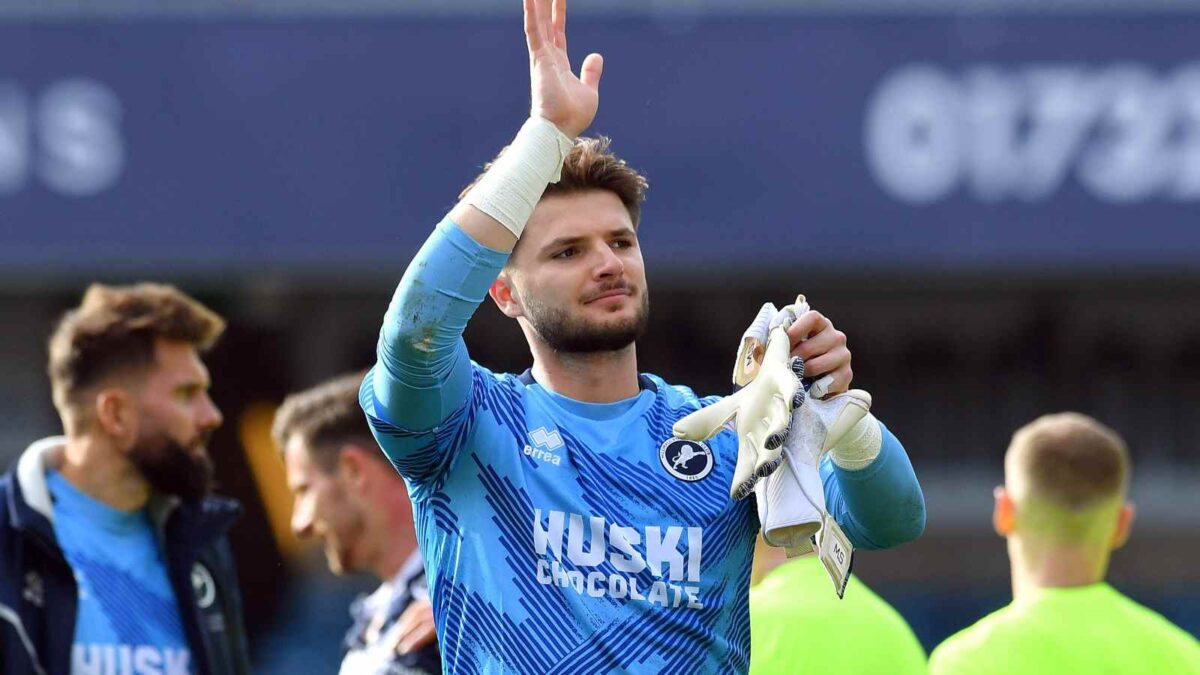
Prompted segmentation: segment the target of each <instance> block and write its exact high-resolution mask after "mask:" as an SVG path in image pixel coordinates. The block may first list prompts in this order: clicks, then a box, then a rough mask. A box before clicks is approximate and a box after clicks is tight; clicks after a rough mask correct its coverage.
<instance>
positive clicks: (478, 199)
mask: <svg viewBox="0 0 1200 675" xmlns="http://www.w3.org/2000/svg"><path fill="white" fill-rule="evenodd" d="M525 36H526V41H527V44H528V47H529V67H530V85H531V86H530V92H531V98H532V107H531V114H530V118H529V119H528V120H527V121H526V122H525V124H524V125H523V126H522V127H521V130H520V131H519V132H518V134H517V136H516V138H514V139H513V142H512V143H511V144H510V145H509V146H508V148H506V149H505V150H504V151H503V152H502V153H501V155H500V157H499V158H497V160H496V161H495V162H493V163H492V165H491V166H490V167H488V169H487V171H486V173H485V174H484V175H483V177H482V178H481V179H480V180H479V181H478V182H477V183H476V184H475V185H474V186H473V187H472V188H471V189H470V190H468V191H467V192H466V194H465V196H464V197H463V199H462V201H461V202H459V203H458V204H457V205H456V206H455V207H454V208H453V209H452V210H451V211H450V213H449V214H448V216H447V217H446V218H445V219H444V220H443V221H442V222H441V223H440V224H439V225H438V226H437V228H436V229H435V230H434V232H433V234H432V235H430V237H429V239H428V240H426V242H425V244H424V246H422V248H421V250H420V251H419V252H418V253H417V256H416V257H415V258H414V259H413V261H412V262H411V263H410V264H409V266H408V269H407V270H406V271H405V273H404V277H403V278H402V279H401V281H400V285H399V286H398V288H397V289H396V293H395V295H394V296H393V298H392V302H391V305H390V306H389V307H388V311H387V314H386V315H385V316H384V322H383V328H382V330H381V331H380V336H379V344H378V349H377V362H376V364H375V366H374V368H372V369H371V372H370V373H369V374H368V376H367V378H366V380H365V381H364V383H363V388H362V392H361V396H360V398H361V402H362V405H363V409H364V410H365V411H366V413H367V416H368V419H369V420H370V421H371V425H372V429H373V430H374V432H375V435H376V438H378V440H379V442H380V445H381V446H382V447H383V449H384V452H385V453H386V454H387V455H388V457H389V458H390V459H391V460H392V463H393V464H394V465H395V466H396V468H397V469H398V470H399V471H400V472H401V473H402V474H404V475H405V477H406V478H409V479H411V480H413V481H416V482H421V481H423V480H426V479H428V478H429V477H431V476H432V475H435V474H436V472H437V471H438V470H439V469H440V468H441V467H442V466H443V465H444V463H445V461H446V459H448V456H449V455H450V454H452V452H453V451H454V449H455V448H453V447H445V442H444V441H445V437H446V436H454V437H456V438H461V437H462V434H439V433H438V431H439V429H441V430H445V428H446V427H449V426H454V425H458V424H465V423H467V421H468V420H469V418H470V416H469V415H465V414H463V413H464V410H465V408H466V405H467V403H468V402H469V400H470V396H471V387H472V368H471V362H470V358H469V356H468V354H467V348H466V344H465V343H464V342H463V339H462V334H463V331H464V329H465V328H466V325H467V321H469V320H470V318H471V316H472V315H473V314H474V313H475V310H476V308H478V306H479V303H481V302H482V301H483V299H484V297H486V295H487V290H488V288H489V286H491V284H492V282H493V281H495V279H496V276H497V275H498V274H499V273H500V271H501V269H502V268H503V266H504V264H505V262H506V261H507V260H508V255H509V253H511V252H512V249H513V247H514V246H515V245H516V242H517V239H518V237H520V235H521V231H522V229H523V228H524V227H525V223H526V221H527V220H528V219H529V216H530V214H531V213H532V212H533V209H534V207H535V206H536V205H537V202H538V200H539V199H540V198H541V195H542V192H543V191H544V190H545V189H546V185H547V184H549V183H551V182H554V181H557V180H558V176H559V172H560V170H561V168H562V163H563V159H564V158H565V157H566V155H567V153H568V152H569V151H570V150H571V148H572V146H573V144H574V138H575V136H577V135H578V134H579V133H581V132H583V131H584V130H585V129H586V128H587V127H588V125H590V124H591V122H592V120H593V119H594V118H595V115H596V110H597V107H598V104H599V93H598V86H599V82H600V75H601V70H602V68H603V61H602V59H601V57H600V55H598V54H591V55H589V56H588V57H587V58H586V59H585V60H584V63H583V68H582V69H581V72H580V75H579V76H578V77H576V76H575V75H574V74H572V72H571V67H570V62H569V61H568V59H567V49H566V2H565V0H553V1H552V0H525Z"/></svg>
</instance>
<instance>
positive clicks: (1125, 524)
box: [1109, 502, 1137, 551]
mask: <svg viewBox="0 0 1200 675" xmlns="http://www.w3.org/2000/svg"><path fill="white" fill-rule="evenodd" d="M1136 511H1137V509H1135V508H1134V506H1133V502H1125V503H1124V504H1122V505H1121V510H1120V511H1118V512H1117V529H1116V530H1114V531H1113V536H1112V541H1111V542H1109V548H1111V549H1112V550H1114V551H1115V550H1117V549H1119V548H1121V547H1122V546H1124V545H1125V542H1127V541H1129V534H1130V532H1132V531H1133V517H1134V515H1135V513H1136Z"/></svg>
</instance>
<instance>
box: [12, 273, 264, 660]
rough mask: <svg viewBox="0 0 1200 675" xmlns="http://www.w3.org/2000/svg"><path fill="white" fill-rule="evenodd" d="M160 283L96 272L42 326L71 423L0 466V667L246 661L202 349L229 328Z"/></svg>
mask: <svg viewBox="0 0 1200 675" xmlns="http://www.w3.org/2000/svg"><path fill="white" fill-rule="evenodd" d="M224 328H225V323H224V321H223V320H222V319H221V317H219V316H217V315H216V314H215V313H213V312H212V311H211V310H209V309H208V308H206V307H204V306H203V305H201V304H200V303H198V302H196V301H195V300H193V299H192V298H190V297H188V296H186V295H184V294H183V293H181V292H179V291H178V290H176V289H175V288H172V287H170V286H164V285H158V284H138V285H134V286H123V287H112V286H103V285H99V284H97V285H93V286H92V287H91V288H89V289H88V291H87V293H86V294H85V295H84V297H83V302H82V304H80V305H79V306H78V307H76V308H75V309H72V310H70V311H69V312H67V313H66V315H65V316H64V317H63V318H62V320H61V321H60V322H59V324H58V327H57V328H56V329H55V331H54V333H53V335H52V336H51V338H50V345H49V346H50V363H49V374H50V381H51V386H52V390H53V394H54V404H55V407H56V408H57V409H58V412H59V414H60V416H61V418H62V424H63V431H64V433H65V436H63V437H52V438H47V439H43V440H41V441H38V442H37V443H34V444H33V445H32V446H30V447H29V449H28V450H26V451H25V452H24V454H22V455H21V457H20V458H19V459H18V461H17V464H16V467H15V468H14V469H13V470H12V471H11V472H9V473H8V474H5V475H4V477H3V478H2V479H0V664H3V666H4V672H5V673H12V674H14V675H15V674H17V673H21V674H26V673H46V674H51V675H54V674H65V673H68V672H70V673H74V674H75V675H85V674H89V673H96V674H97V675H100V674H104V673H132V672H157V673H164V674H170V675H175V674H178V675H182V674H184V673H213V674H224V673H237V674H241V673H248V672H250V667H249V658H248V651H247V647H246V638H245V632H244V628H243V624H242V614H241V598H240V596H239V594H238V584H237V579H236V573H235V569H234V563H233V558H232V555H231V552H230V549H229V544H228V541H227V539H226V532H227V531H228V530H229V528H230V526H232V525H233V523H234V521H235V519H236V518H237V517H238V515H239V514H240V512H241V510H240V506H239V505H238V504H237V502H234V501H232V500H228V499H223V498H218V497H214V496H211V495H210V490H211V487H212V475H213V467H212V463H211V461H210V459H209V456H208V452H207V449H206V444H207V441H208V439H209V437H210V435H211V434H212V432H213V430H215V429H216V428H217V427H218V426H220V424H221V413H220V412H219V411H218V410H217V408H216V406H215V405H213V402H212V400H211V399H210V398H209V395H208V389H209V375H208V371H207V369H206V368H205V367H204V364H203V363H202V362H201V360H200V354H201V353H202V352H204V351H205V350H207V349H208V348H209V347H211V346H212V345H213V344H214V343H215V342H216V340H217V339H218V338H219V337H220V335H221V333H222V332H223V331H224Z"/></svg>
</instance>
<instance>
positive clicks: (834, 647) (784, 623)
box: [750, 539, 926, 675]
mask: <svg viewBox="0 0 1200 675" xmlns="http://www.w3.org/2000/svg"><path fill="white" fill-rule="evenodd" d="M754 567H755V576H756V578H757V583H755V585H753V586H751V587H750V646H751V650H750V672H751V674H752V675H792V674H794V673H861V674H863V675H874V674H875V673H888V674H889V675H924V674H925V672H926V663H925V650H924V649H923V648H922V647H921V643H920V642H919V641H918V640H917V636H916V635H915V634H914V633H913V631H912V628H909V626H908V623H906V622H905V621H904V617H902V616H900V613H899V612H897V611H896V610H895V609H893V608H892V606H891V605H889V604H888V603H887V601H886V600H884V599H883V598H881V597H879V596H878V595H876V594H875V593H874V592H873V591H872V590H871V589H870V588H867V585H866V584H864V583H863V582H862V581H861V580H859V578H858V577H857V576H851V577H850V580H849V581H848V582H847V584H846V593H845V596H844V597H842V598H838V596H837V593H835V592H834V590H833V589H832V588H831V587H830V585H829V576H828V573H827V572H826V571H825V566H824V565H823V564H822V563H821V560H820V559H819V558H818V557H817V556H816V555H806V556H804V557H801V558H796V559H793V560H789V559H788V558H787V554H786V553H785V551H784V549H782V548H778V547H774V546H767V545H766V544H765V543H764V542H763V541H762V539H759V542H758V547H757V550H756V551H755V554H754ZM797 636H804V639H803V640H801V639H797ZM813 644H817V645H820V647H819V648H817V649H813Z"/></svg>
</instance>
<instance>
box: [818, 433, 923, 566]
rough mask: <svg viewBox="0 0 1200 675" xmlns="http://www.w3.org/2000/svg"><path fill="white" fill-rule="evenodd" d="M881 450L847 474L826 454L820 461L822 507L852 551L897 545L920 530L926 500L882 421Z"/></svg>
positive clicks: (917, 534) (905, 454)
mask: <svg viewBox="0 0 1200 675" xmlns="http://www.w3.org/2000/svg"><path fill="white" fill-rule="evenodd" d="M879 429H880V431H881V432H883V447H882V448H881V449H880V451H879V456H878V457H876V458H875V461H873V462H871V464H869V465H868V466H867V467H866V468H864V469H862V470H861V471H849V470H847V469H843V468H841V467H839V466H837V465H836V464H834V463H833V461H832V460H831V458H830V457H829V456H828V455H826V456H825V459H824V460H823V461H822V462H821V478H822V480H823V482H824V485H825V506H826V508H827V509H828V511H829V513H830V515H832V516H833V517H834V519H835V520H837V522H838V524H839V525H841V526H842V529H843V530H844V531H845V532H846V536H848V537H849V538H850V542H851V543H852V544H854V547H855V548H864V549H882V548H892V547H894V546H899V545H900V544H903V543H905V542H908V541H912V540H913V539H916V538H917V537H919V536H921V533H922V532H924V531H925V495H924V494H922V492H921V485H920V484H919V483H918V482H917V475H916V473H914V472H913V467H912V463H911V462H909V459H908V453H907V452H905V451H904V446H903V445H901V444H900V440H899V439H897V438H896V436H895V435H894V434H893V433H892V432H891V431H890V430H888V428H887V427H886V426H884V425H883V423H882V422H880V423H879Z"/></svg>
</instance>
